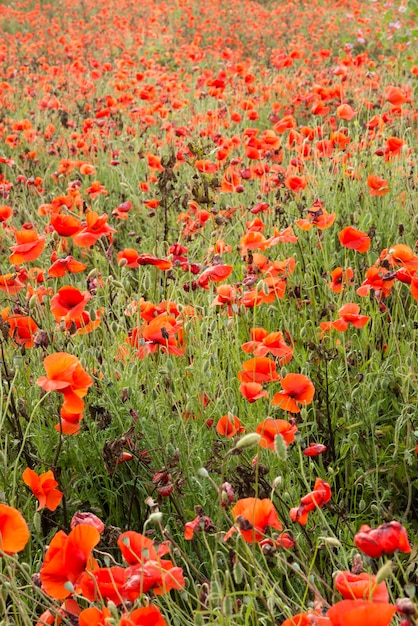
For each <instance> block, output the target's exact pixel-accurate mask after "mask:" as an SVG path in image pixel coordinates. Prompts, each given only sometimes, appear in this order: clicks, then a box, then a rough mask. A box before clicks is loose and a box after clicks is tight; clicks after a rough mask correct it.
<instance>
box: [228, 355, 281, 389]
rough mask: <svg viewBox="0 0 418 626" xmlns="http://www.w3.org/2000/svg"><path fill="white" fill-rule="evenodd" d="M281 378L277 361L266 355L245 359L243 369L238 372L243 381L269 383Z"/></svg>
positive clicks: (239, 378)
mask: <svg viewBox="0 0 418 626" xmlns="http://www.w3.org/2000/svg"><path fill="white" fill-rule="evenodd" d="M279 379H280V376H279V374H278V373H277V372H276V363H275V362H274V361H272V360H271V359H269V358H267V357H265V356H257V357H254V358H253V359H250V360H249V361H244V363H243V364H242V370H241V371H239V372H238V380H240V381H241V382H242V383H269V382H274V381H276V380H279Z"/></svg>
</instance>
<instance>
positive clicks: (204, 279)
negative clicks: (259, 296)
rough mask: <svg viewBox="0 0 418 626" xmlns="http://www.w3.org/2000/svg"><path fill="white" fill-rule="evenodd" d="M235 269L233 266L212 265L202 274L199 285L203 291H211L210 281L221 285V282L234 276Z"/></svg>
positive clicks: (198, 281)
mask: <svg viewBox="0 0 418 626" xmlns="http://www.w3.org/2000/svg"><path fill="white" fill-rule="evenodd" d="M233 269H234V267H233V265H223V264H219V265H211V266H210V267H207V268H206V269H205V270H203V272H202V273H201V274H200V276H199V278H198V279H197V284H198V285H199V287H203V289H209V282H210V281H213V282H214V283H219V282H220V281H221V280H225V279H226V278H228V276H230V275H231V274H232V271H233Z"/></svg>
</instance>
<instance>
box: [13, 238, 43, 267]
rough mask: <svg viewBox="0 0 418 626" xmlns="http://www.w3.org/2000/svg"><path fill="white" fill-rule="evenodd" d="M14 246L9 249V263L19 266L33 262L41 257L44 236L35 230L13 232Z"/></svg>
mask: <svg viewBox="0 0 418 626" xmlns="http://www.w3.org/2000/svg"><path fill="white" fill-rule="evenodd" d="M15 237H16V244H15V245H14V246H12V247H11V250H12V253H13V254H11V255H10V257H9V261H10V263H13V265H20V264H21V263H27V262H28V261H35V259H37V258H38V257H39V256H41V254H42V252H43V249H44V247H45V239H46V238H45V235H39V234H38V233H37V232H36V230H32V229H30V230H18V231H16V232H15Z"/></svg>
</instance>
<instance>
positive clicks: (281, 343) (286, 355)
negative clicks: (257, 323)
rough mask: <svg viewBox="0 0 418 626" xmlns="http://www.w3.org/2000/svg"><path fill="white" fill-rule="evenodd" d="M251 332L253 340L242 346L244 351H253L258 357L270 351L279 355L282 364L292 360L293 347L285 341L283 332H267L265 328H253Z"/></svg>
mask: <svg viewBox="0 0 418 626" xmlns="http://www.w3.org/2000/svg"><path fill="white" fill-rule="evenodd" d="M250 332H251V341H248V342H247V343H244V344H243V345H242V346H241V348H242V350H244V352H253V353H254V356H256V357H259V356H266V354H268V353H270V354H272V355H273V356H275V357H278V359H279V364H280V365H285V364H286V363H289V362H290V361H291V360H292V358H293V347H292V346H289V345H288V344H287V343H286V342H285V340H284V337H283V333H281V332H274V333H267V331H266V330H264V328H252V329H251V331H250Z"/></svg>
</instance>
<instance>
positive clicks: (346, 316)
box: [320, 302, 370, 332]
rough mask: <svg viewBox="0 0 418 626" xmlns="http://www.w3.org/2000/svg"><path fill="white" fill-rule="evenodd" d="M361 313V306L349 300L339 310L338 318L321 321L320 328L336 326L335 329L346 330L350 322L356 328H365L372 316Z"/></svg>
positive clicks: (325, 328) (325, 329)
mask: <svg viewBox="0 0 418 626" xmlns="http://www.w3.org/2000/svg"><path fill="white" fill-rule="evenodd" d="M359 313H360V307H359V306H358V304H353V303H352V302H347V304H344V306H342V307H341V309H339V310H338V315H339V316H340V317H339V318H338V319H336V320H335V321H334V322H321V324H320V328H321V329H322V330H323V331H327V330H329V329H330V328H335V330H339V331H340V332H345V331H346V330H347V328H348V327H349V325H350V324H352V325H353V326H354V328H363V326H365V325H366V324H367V322H368V321H369V319H370V317H369V316H368V315H359Z"/></svg>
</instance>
